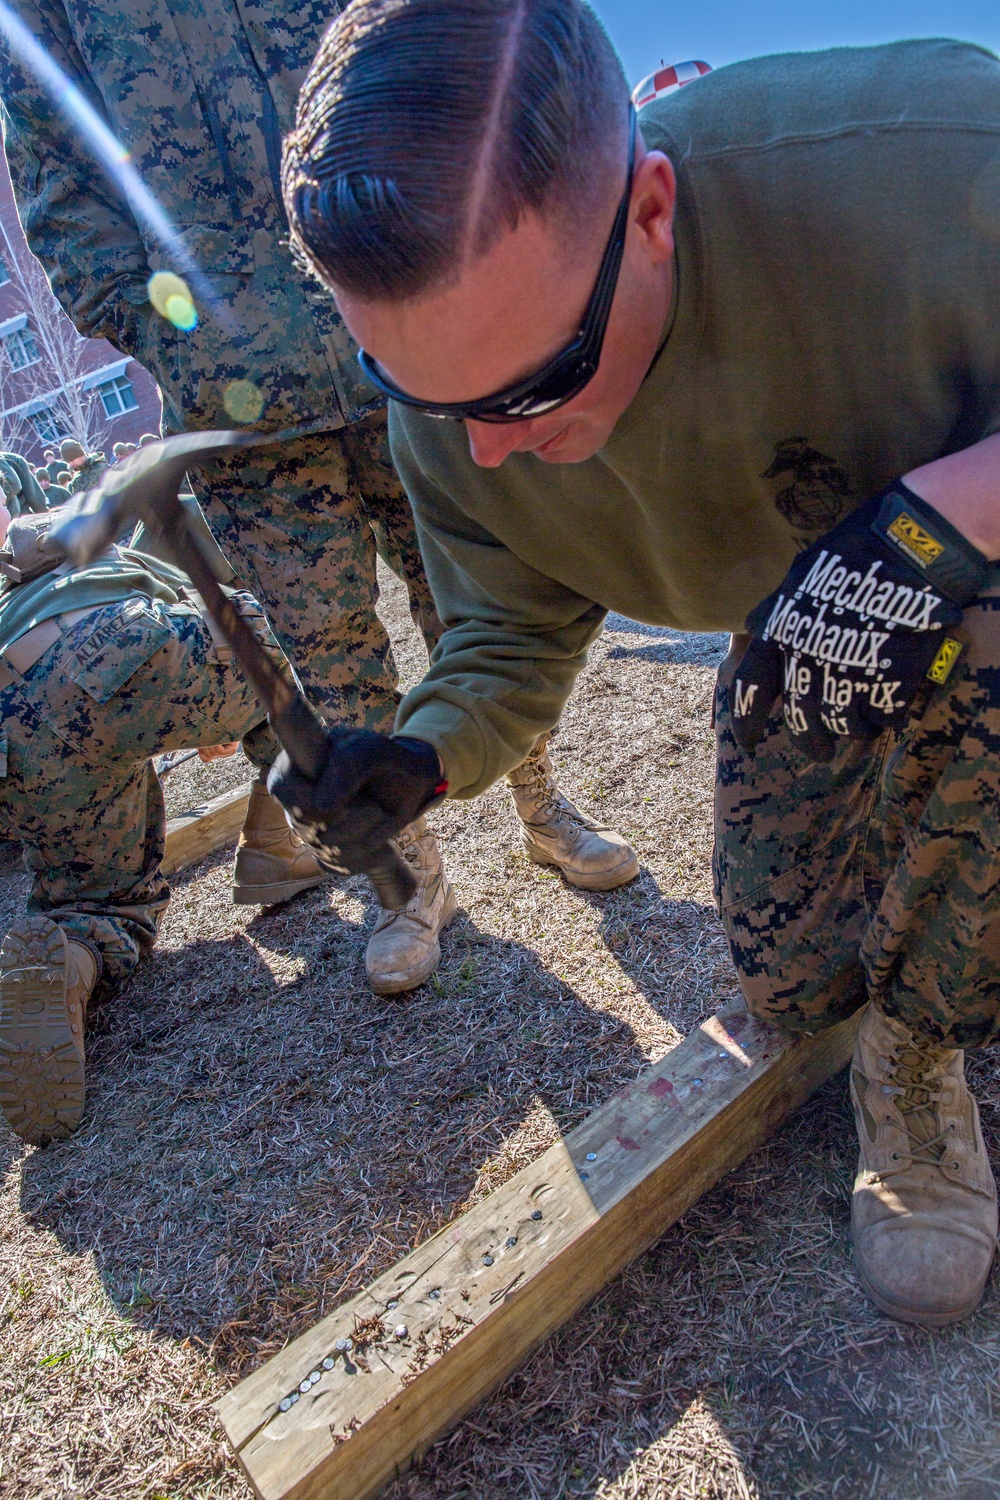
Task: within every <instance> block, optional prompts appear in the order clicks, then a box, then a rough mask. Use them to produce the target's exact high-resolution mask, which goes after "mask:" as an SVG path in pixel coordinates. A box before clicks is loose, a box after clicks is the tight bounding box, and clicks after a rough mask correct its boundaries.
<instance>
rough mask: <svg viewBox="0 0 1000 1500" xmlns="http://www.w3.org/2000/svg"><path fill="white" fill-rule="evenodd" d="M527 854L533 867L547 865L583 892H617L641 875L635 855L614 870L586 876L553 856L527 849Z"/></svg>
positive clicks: (600, 871)
mask: <svg viewBox="0 0 1000 1500" xmlns="http://www.w3.org/2000/svg"><path fill="white" fill-rule="evenodd" d="M525 853H526V854H527V856H528V858H529V859H530V860H531V863H532V864H533V865H547V866H548V867H549V868H550V869H553V870H559V871H561V873H562V874H563V876H564V877H565V878H566V880H568V881H569V883H570V885H575V886H576V887H577V889H578V890H581V891H615V890H617V889H618V887H619V886H620V885H628V883H629V881H631V880H635V879H636V878H637V877H638V874H639V861H638V859H636V857H635V855H633V856H632V858H631V859H627V860H626V861H625V862H624V864H621V865H618V866H616V868H615V869H613V870H597V871H595V872H594V873H593V874H592V875H586V874H584V873H583V872H582V871H576V870H569V869H567V868H566V866H565V865H562V864H560V863H559V861H558V860H557V859H553V858H552V857H551V855H546V854H542V853H540V852H539V853H536V852H535V850H534V849H527V850H525Z"/></svg>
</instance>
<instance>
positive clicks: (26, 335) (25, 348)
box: [3, 328, 42, 370]
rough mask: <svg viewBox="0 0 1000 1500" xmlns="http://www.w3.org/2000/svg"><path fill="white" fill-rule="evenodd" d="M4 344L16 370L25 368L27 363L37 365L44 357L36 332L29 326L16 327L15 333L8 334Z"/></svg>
mask: <svg viewBox="0 0 1000 1500" xmlns="http://www.w3.org/2000/svg"><path fill="white" fill-rule="evenodd" d="M3 346H4V348H5V349H6V350H7V358H8V359H9V360H10V363H11V366H12V368H13V369H15V370H23V369H24V367H25V366H26V365H36V364H37V363H38V361H39V360H40V359H41V357H42V356H41V355H40V354H39V352H38V345H37V344H36V343H35V336H34V334H33V333H32V332H31V331H30V329H27V328H15V330H14V332H13V333H8V334H6V335H5V336H4V341H3Z"/></svg>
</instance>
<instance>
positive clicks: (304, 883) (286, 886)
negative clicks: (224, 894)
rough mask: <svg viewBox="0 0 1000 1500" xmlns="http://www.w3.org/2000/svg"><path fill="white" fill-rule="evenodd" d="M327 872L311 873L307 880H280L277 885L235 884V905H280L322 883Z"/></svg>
mask: <svg viewBox="0 0 1000 1500" xmlns="http://www.w3.org/2000/svg"><path fill="white" fill-rule="evenodd" d="M325 879H326V874H325V873H324V874H322V875H310V876H309V877H308V879H307V880H279V881H278V882H277V883H276V884H275V885H234V886H233V905H234V906H279V905H280V904H281V902H282V901H290V900H291V899H292V897H293V896H297V895H298V894H299V891H308V890H311V889H312V887H313V886H314V885H322V883H323V881H324V880H325Z"/></svg>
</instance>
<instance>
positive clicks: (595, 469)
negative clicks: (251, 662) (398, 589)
mask: <svg viewBox="0 0 1000 1500" xmlns="http://www.w3.org/2000/svg"><path fill="white" fill-rule="evenodd" d="M998 161H1000V61H998V59H997V58H996V57H995V56H993V55H992V54H991V53H988V52H986V51H985V50H983V49H980V48H976V47H972V46H966V45H963V44H961V43H958V42H948V41H923V42H921V41H913V42H900V43H896V44H894V45H892V46H887V47H872V48H845V49H837V50H833V51H830V52H818V53H798V54H793V55H789V56H785V57H770V58H768V57H764V58H756V59H753V60H752V61H748V62H744V63H737V64H734V65H732V66H730V67H726V68H720V69H719V70H718V71H716V72H714V73H709V74H708V75H707V76H704V77H701V78H699V79H698V80H697V81H696V82H693V83H690V84H689V85H688V86H686V87H685V88H684V89H683V90H680V91H678V92H676V93H674V94H672V95H668V96H666V97H663V98H662V99H659V100H657V101H656V102H653V103H650V104H649V105H647V106H646V107H645V108H643V109H642V110H641V111H640V113H639V116H638V119H637V117H636V113H635V111H634V109H633V108H632V107H631V106H630V101H629V95H628V88H627V85H626V83H625V79H624V77H623V76H622V71H621V66H620V64H619V62H618V60H617V58H616V57H615V55H614V51H613V49H612V47H611V44H610V42H609V41H608V38H607V36H606V35H605V33H604V32H603V30H602V28H601V26H600V24H599V22H598V21H597V19H596V17H595V16H594V14H593V12H592V11H591V10H590V9H589V8H588V7H587V6H586V5H585V4H583V3H581V0H355V3H354V4H353V5H352V6H351V10H350V22H349V24H348V23H347V19H346V18H344V20H342V21H338V22H335V23H334V25H333V26H332V27H331V29H330V31H329V32H328V33H327V36H326V38H325V39H324V43H323V46H322V48H321V50H320V52H319V54H318V56H317V60H316V63H315V65H314V67H313V69H312V71H311V73H310V77H309V79H308V80H307V82H306V84H305V85H304V87H303V91H302V96H301V102H300V110H299V121H298V125H297V128H296V131H295V133H294V135H293V136H291V137H290V138H289V140H288V142H287V143H286V162H285V185H286V202H287V204H288V208H289V214H290V218H291V221H292V225H293V233H294V235H295V236H296V238H297V241H298V242H299V243H300V244H301V246H302V250H303V254H304V255H307V256H308V257H309V258H310V260H311V262H312V264H313V265H314V266H315V267H316V270H317V274H318V275H319V276H321V277H322V279H323V280H324V282H325V283H326V284H327V285H328V286H329V287H330V288H331V290H332V291H333V292H334V293H335V294H336V297H337V301H338V305H339V306H340V309H341V311H342V313H343V314H344V316H345V318H346V319H347V322H348V324H349V326H350V327H351V330H352V331H353V332H354V334H355V336H356V337H357V338H358V339H359V340H360V342H361V344H362V345H363V347H364V349H365V351H366V353H365V356H364V358H365V368H367V369H368V370H369V371H370V373H371V375H372V377H373V378H375V379H377V380H378V381H379V382H380V383H381V385H382V386H383V387H384V388H385V389H386V390H387V391H389V392H390V393H391V394H392V395H393V397H394V400H393V402H392V406H391V412H392V444H393V455H394V457H395V459H396V462H397V464H398V466H399V470H400V474H401V476H402V478H403V480H404V482H405V484H406V486H407V490H408V493H409V495H410V498H411V500H412V502H413V507H414V512H415V515H416V519H417V525H418V527H419V529H420V536H421V546H422V549H423V554H424V558H425V561H426V563H427V567H428V572H429V574H430V577H431V580H432V583H433V586H434V594H435V598H436V599H437V600H438V603H439V607H440V609H441V613H442V616H443V617H444V618H445V619H446V620H447V622H448V630H447V631H446V633H445V635H444V636H443V637H442V639H441V642H440V643H439V645H438V648H437V650H436V651H435V653H434V660H433V662H432V664H431V668H430V671H429V672H428V673H427V676H426V677H425V678H424V680H423V681H422V682H421V683H419V684H418V685H417V686H416V687H414V688H413V689H412V690H411V691H410V692H409V693H408V694H407V696H406V697H405V698H404V700H403V703H402V705H401V708H400V712H399V714H398V716H397V721H396V731H397V732H396V734H395V736H394V737H393V738H392V739H391V740H383V739H382V738H381V737H379V736H375V735H373V736H371V737H370V738H369V739H368V740H367V741H365V742H364V743H363V744H362V743H360V742H357V743H355V744H353V745H349V744H347V743H346V742H339V743H338V741H337V740H336V739H335V738H334V737H332V736H331V738H330V741H329V744H328V753H327V762H326V765H325V767H324V771H323V774H322V776H321V778H320V780H319V782H318V786H319V788H321V789H323V788H328V789H330V791H329V793H328V794H327V795H324V793H323V791H322V790H320V791H319V792H316V791H313V792H312V793H310V792H309V791H308V790H307V788H306V787H305V786H303V785H302V784H301V778H296V776H295V774H294V772H293V771H292V770H291V768H290V767H289V766H288V765H287V763H284V762H281V761H279V763H278V764H277V765H276V767H275V771H274V772H273V773H272V779H271V782H270V783H269V784H270V785H271V786H272V788H273V790H274V791H275V792H276V793H277V794H278V795H279V797H280V799H281V800H282V801H284V802H285V805H286V806H292V807H294V808H299V809H300V812H301V816H302V817H303V819H304V820H305V822H306V823H308V825H309V826H310V827H312V828H316V829H319V830H321V831H322V837H323V838H324V839H325V840H327V841H328V842H329V843H331V844H335V845H336V846H337V847H338V848H339V849H340V851H341V856H342V858H343V860H344V863H345V864H347V865H348V866H349V867H352V861H353V860H356V861H357V862H358V864H359V865H363V863H364V860H365V858H366V857H370V854H371V850H370V848H368V847H366V846H367V843H368V841H369V839H371V841H372V842H375V839H374V838H373V836H372V835H371V834H369V833H368V832H367V831H366V826H365V824H364V822H363V820H362V816H361V811H360V810H359V808H358V806H357V805H356V803H355V801H354V796H355V795H356V796H357V797H359V798H361V799H364V798H366V797H367V796H369V795H370V794H371V792H372V791H374V790H375V789H376V788H378V789H379V796H380V798H381V805H382V806H383V808H384V809H385V810H386V818H385V820H384V822H383V824H382V825H381V827H380V828H379V829H378V830H377V834H378V836H379V837H382V838H384V837H385V836H386V835H387V834H388V833H389V832H391V830H392V828H393V827H394V826H395V825H396V823H397V822H398V821H399V820H400V819H401V818H406V817H409V816H411V815H412V810H413V808H414V807H426V806H428V805H430V803H431V802H432V801H433V800H434V799H435V798H436V797H437V796H438V795H439V794H440V788H441V784H442V782H444V783H445V785H446V786H447V787H448V788H449V789H450V791H451V794H452V795H457V796H459V797H470V796H475V795H477V794H478V793H479V792H480V791H481V790H482V789H483V788H484V787H485V786H487V785H489V784H490V782H492V781H494V780H495V779H497V777H499V776H500V775H501V774H502V773H503V772H504V771H505V770H507V769H508V767H509V766H510V765H511V763H512V762H514V761H516V760H517V759H518V758H519V757H520V756H521V755H522V754H523V753H524V751H525V750H526V749H527V748H528V747H529V745H530V743H531V741H532V739H533V737H534V736H535V735H536V734H537V733H538V731H539V730H541V729H544V728H545V727H546V726H547V725H550V724H552V723H554V722H555V720H556V719H557V718H558V715H559V713H560V711H561V709H562V706H563V704H564V703H565V701H566V698H567V696H568V694H569V692H570V691H571V689H572V684H573V681H574V678H575V676H576V674H577V672H578V671H579V670H580V667H581V666H582V664H583V662H584V660H585V656H586V650H587V647H588V644H589V643H590V641H592V640H593V638H594V636H595V634H596V632H597V631H598V630H599V629H600V625H601V620H602V618H603V614H604V611H605V610H607V609H615V610H620V611H627V612H628V613H630V614H632V615H633V616H634V617H636V618H638V619H640V620H646V621H649V622H650V623H652V624H660V625H667V626H672V627H674V628H681V629H689V630H720V629H729V630H730V631H732V632H734V633H735V634H736V636H737V639H736V640H735V641H734V643H733V653H732V656H731V658H730V660H729V662H728V663H727V664H726V666H725V668H724V670H723V671H722V672H721V673H720V677H719V692H718V695H717V712H716V730H717V739H718V762H717V777H716V804H715V833H716V849H715V867H714V873H715V884H716V891H717V894H718V900H719V906H720V912H721V916H722V921H723V923H724V926H725V929H726V933H727V936H728V938H729V944H730V951H731V953H732V958H733V962H734V964H735V966H736V970H737V972H738V974H739V978H740V983H741V985H742V988H743V992H744V994H745V996H746V999H747V1002H748V1004H749V1005H750V1006H751V1007H752V1009H753V1010H754V1011H755V1012H756V1013H757V1014H760V1015H764V1016H767V1017H768V1018H770V1019H772V1020H774V1021H776V1022H777V1023H778V1024H780V1025H782V1026H785V1027H788V1028H789V1029H791V1030H794V1031H798V1032H816V1031H819V1030H821V1029H822V1028H824V1027H827V1026H831V1025H833V1024H835V1023H836V1022H838V1021H841V1020H843V1019H846V1018H847V1017H848V1016H850V1015H852V1014H853V1013H855V1012H856V1011H859V1010H860V1009H861V1008H862V1007H864V1013H863V1015H861V1016H859V1031H858V1042H857V1047H856V1050H855V1054H854V1061H853V1065H852V1069H851V1093H852V1099H853V1103H854V1112H855V1122H856V1127H857V1135H858V1143H859V1148H860V1149H859V1158H858V1171H857V1176H856V1179H855V1187H854V1194H853V1200H852V1232H853V1239H854V1250H855V1257H856V1261H857V1266H858V1271H859V1275H860V1279H861V1282H862V1284H863V1286H864V1287H865V1289H866V1290H867V1291H868V1293H869V1294H870V1296H871V1297H872V1299H873V1300H874V1301H875V1303H876V1304H877V1306H878V1307H880V1308H881V1309H882V1310H883V1311H885V1312H887V1313H889V1314H890V1315H891V1316H893V1317H897V1318H900V1319H904V1320H907V1321H910V1322H914V1323H920V1324H924V1325H926V1326H930V1327H939V1326H942V1325H944V1324H946V1323H950V1322H954V1321H956V1320H958V1319H960V1318H964V1317H965V1316H967V1315H968V1314H969V1313H970V1312H971V1311H972V1310H973V1308H975V1307H976V1305H977V1303H978V1302H979V1300H980V1298H981V1296H982V1293H983V1290H984V1287H985V1284H986V1280H987V1276H988V1274H989V1271H990V1266H991V1264H992V1261H993V1257H994V1252H995V1249H996V1235H997V1191H996V1184H995V1182H994V1178H993V1175H992V1172H991V1170H990V1165H989V1160H988V1158H987V1154H986V1148H985V1145H984V1141H983V1135H982V1131H981V1128H980V1123H979V1115H978V1111H977V1107H976V1102H975V1099H974V1098H973V1097H972V1095H971V1093H970V1091H969V1089H968V1086H967V1083H966V1080H965V1075H964V1068H963V1049H965V1048H966V1047H982V1046H986V1045H989V1044H991V1043H994V1042H995V1041H996V1040H997V1038H998V1036H1000V836H998V835H1000V587H998V577H1000V569H998V566H997V565H998V563H1000V503H998V495H1000V319H998V317H997V311H998V308H1000V255H998V254H997V247H998V245H1000V196H998V195H997V193H996V191H995V187H996V182H997V164H998ZM359 184H363V185H364V191H363V193H362V192H360V191H358V190H357V185H359ZM415 226H419V228H420V235H419V236H417V235H415V233H414V227H415ZM370 244H378V245H379V246H380V254H379V256H378V257H377V258H373V257H371V256H368V255H366V254H365V250H364V247H365V245H370ZM442 417H448V418H451V419H452V420H450V421H442V420H440V419H441V418H442ZM345 786H349V787H350V788H352V789H354V793H353V794H352V797H350V798H344V799H338V798H337V796H336V793H335V789H336V788H338V787H345ZM363 807H364V802H363V800H362V808H363ZM390 808H392V809H393V810H394V814H395V815H394V816H390V815H389V810H390ZM345 851H348V852H346V853H345Z"/></svg>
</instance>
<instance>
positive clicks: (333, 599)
mask: <svg viewBox="0 0 1000 1500" xmlns="http://www.w3.org/2000/svg"><path fill="white" fill-rule="evenodd" d="M199 474H200V475H201V477H203V478H204V481H205V482H204V484H202V483H199ZM195 485H196V488H197V489H198V490H199V492H200V494H201V499H202V505H203V507H204V510H205V513H206V515H207V517H208V520H209V523H210V525H211V527H212V530H213V531H214V532H215V534H216V536H217V537H218V538H219V540H220V542H221V544H222V548H223V551H224V552H225V553H226V555H227V557H228V559H229V561H230V562H231V563H232V565H233V567H234V568H235V569H236V572H237V574H238V575H239V576H240V578H241V579H242V580H243V582H244V583H245V584H246V585H247V587H248V588H249V589H250V590H251V592H252V593H254V594H256V595H257V597H258V598H260V599H262V600H264V601H265V603H266V606H267V612H268V616H269V618H270V620H271V624H272V626H273V627H274V630H275V633H276V634H277V636H278V639H279V640H280V641H281V643H282V645H283V646H284V647H285V649H286V650H287V651H288V653H289V655H290V656H291V658H292V660H293V661H294V663H295V667H296V670H297V672H298V674H299V677H300V679H301V681H302V684H303V686H304V688H305V690H306V693H307V694H308V696H309V698H310V699H311V701H312V702H313V704H314V705H315V706H316V708H318V709H319V711H320V713H322V714H323V716H324V717H325V718H326V719H327V721H328V722H330V723H338V724H352V725H354V726H356V727H358V728H364V729H373V730H377V731H379V732H381V733H388V732H389V731H390V730H391V729H392V726H393V721H394V718H395V713H396V703H397V694H396V684H397V681H398V678H397V674H396V664H395V661H394V659H393V655H392V647H391V645H390V643H389V637H388V635H387V634H386V631H385V627H384V626H383V624H382V622H381V620H380V619H379V617H378V615H377V613H376V611H375V606H376V604H377V602H378V593H379V591H378V580H377V577H376V568H375V564H376V552H379V553H381V555H382V557H383V558H384V560H385V561H386V562H387V563H388V565H389V566H390V567H391V568H392V569H393V571H394V572H395V573H396V574H398V576H399V577H400V578H402V579H403V581H404V583H405V584H406V588H407V592H408V594H409V602H410V613H411V615H412V616H413V621H414V624H415V625H416V626H417V628H418V630H420V632H421V633H422V635H423V638H424V641H425V643H426V646H427V650H428V653H429V652H430V651H431V650H432V649H433V647H434V645H435V644H436V642H437V640H438V639H439V637H440V635H441V634H442V631H443V628H444V627H443V626H442V624H441V622H440V620H439V619H438V617H437V613H436V611H435V608H434V600H433V597H432V595H431V591H430V586H429V585H428V582H427V578H426V576H425V574H424V568H423V563H422V561H421V557H420V549H419V546H418V543H417V535H416V527H415V525H414V521H413V512H412V511H411V509H410V504H409V501H408V500H407V498H406V493H405V491H404V489H403V486H402V484H401V483H400V480H399V478H398V476H397V474H396V470H395V468H394V467H393V463H392V459H391V457H390V455H389V446H388V440H387V437H386V419H385V414H384V413H383V412H375V413H373V414H372V415H371V416H369V417H367V418H365V419H363V420H362V421H360V422H355V423H353V424H352V425H351V426H350V427H346V428H343V429H342V430H341V431H339V432H327V433H314V434H311V435H306V436H303V437H300V438H296V439H294V440H293V441H291V442H288V443H284V444H281V445H277V444H276V445H275V446H274V447H273V448H271V447H263V448H252V449H250V450H249V451H248V452H246V453H241V454H239V455H237V456H235V457H233V458H221V459H218V460H215V461H213V463H212V465H211V468H210V469H209V468H208V467H206V468H205V469H204V470H202V471H198V474H196V475H195Z"/></svg>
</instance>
